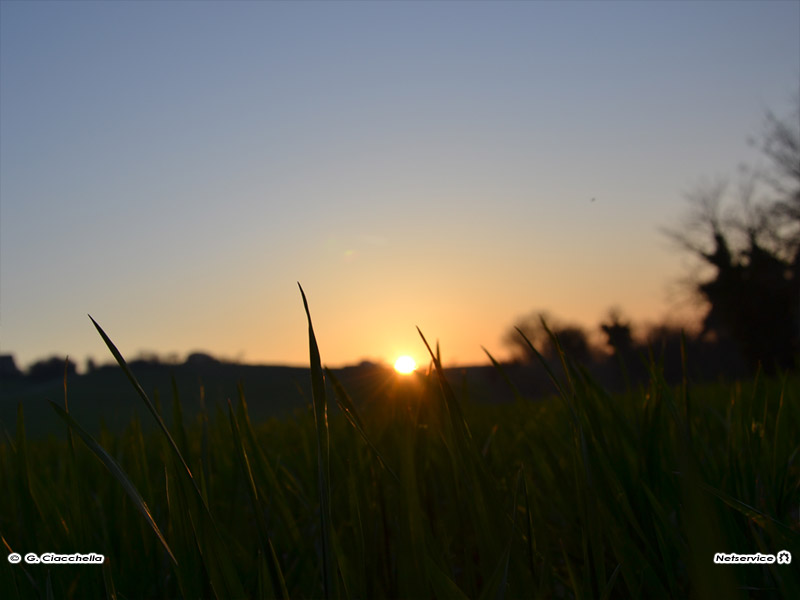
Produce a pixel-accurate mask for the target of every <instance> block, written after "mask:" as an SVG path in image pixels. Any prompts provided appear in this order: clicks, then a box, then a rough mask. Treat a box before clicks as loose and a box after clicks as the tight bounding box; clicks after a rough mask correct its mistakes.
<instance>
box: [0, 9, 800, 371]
mask: <svg viewBox="0 0 800 600" xmlns="http://www.w3.org/2000/svg"><path fill="white" fill-rule="evenodd" d="M799 83H800V3H799V2H752V3H750V2H707V3H704V2H681V3H674V2H673V3H654V2H643V3H632V2H623V3H607V2H598V3H580V2H569V3H544V2H530V3H521V2H510V3H481V2H470V3H456V2H439V3H423V2H413V3H364V2H357V3H341V2H325V3H314V2H303V3H256V2H239V3H213V2H202V3H200V2H164V3H99V2H85V3H82V2H36V3H23V2H2V3H0V351H2V352H3V353H8V352H11V353H14V354H15V355H16V357H17V360H18V362H19V363H21V364H23V365H25V364H28V363H29V362H30V361H32V360H34V359H36V358H40V357H42V356H45V355H49V354H51V353H54V352H55V353H59V354H62V355H64V354H69V355H70V356H71V357H73V358H74V359H75V360H77V361H79V362H82V361H83V360H84V359H85V358H86V357H87V356H94V357H95V358H98V359H100V360H106V358H107V353H106V351H105V349H104V347H103V345H102V341H101V340H100V339H99V337H98V336H97V335H96V333H95V332H94V331H93V328H92V326H91V323H90V322H89V320H88V318H87V317H86V314H87V313H90V314H91V315H92V316H93V317H94V318H95V319H96V320H98V322H100V323H101V325H103V327H104V328H105V329H106V331H107V332H108V333H109V335H111V337H112V339H114V340H115V341H116V342H117V344H118V346H119V347H120V349H121V350H122V351H123V353H125V354H128V355H130V356H132V355H135V354H136V353H137V352H139V351H141V350H151V351H156V352H159V353H163V354H166V353H170V352H177V353H179V354H185V353H187V352H190V351H193V350H199V349H200V350H206V351H210V352H212V353H214V354H218V355H222V356H224V357H229V358H240V359H243V360H245V361H248V362H268V363H288V364H304V363H305V362H306V361H307V352H308V351H307V347H306V342H307V340H306V337H305V336H306V332H305V324H304V313H303V310H302V303H301V301H300V296H299V292H298V290H297V285H296V282H297V281H300V282H301V283H302V284H303V286H304V288H305V290H306V293H307V295H308V298H309V302H310V306H311V310H312V316H313V318H314V321H315V328H316V329H317V334H318V337H319V343H320V349H321V351H322V357H323V361H324V362H327V363H328V364H331V365H338V364H344V363H350V362H354V361H358V360H361V359H379V360H393V358H394V357H395V356H396V355H397V354H399V353H410V354H412V355H414V356H416V357H417V358H418V359H421V358H423V357H424V354H423V352H422V350H423V348H422V345H421V342H420V341H419V340H418V336H417V333H416V330H415V326H416V325H419V326H420V327H421V328H422V330H423V331H424V332H425V333H426V335H427V336H428V337H429V338H434V339H435V338H439V340H440V341H441V344H442V349H443V353H444V358H445V360H448V359H449V361H450V362H455V363H459V364H466V363H479V362H480V363H482V362H485V357H484V355H483V353H482V351H481V348H480V346H481V345H484V346H486V347H487V348H489V349H490V350H493V351H494V352H495V353H496V354H497V355H499V356H501V357H502V356H504V354H505V349H504V347H503V345H502V342H501V338H502V336H503V334H504V333H505V331H506V330H507V329H508V328H509V326H510V325H511V324H512V323H513V322H514V320H515V319H516V318H517V317H519V316H520V315H522V314H525V313H528V312H529V311H531V310H534V309H548V310H550V311H551V312H552V313H553V314H555V315H557V316H558V317H561V318H562V319H564V320H570V321H576V322H579V323H583V324H585V325H586V326H594V325H595V324H596V323H597V322H598V321H599V319H600V318H602V317H603V315H604V314H605V312H606V311H607V309H608V308H609V307H610V306H612V305H618V306H620V307H622V308H623V310H624V311H625V312H626V313H627V314H628V315H629V316H630V317H632V318H633V319H635V320H637V321H646V320H649V321H656V320H659V319H662V318H663V317H664V316H665V315H670V314H673V315H674V314H677V313H680V312H681V311H686V310H688V308H687V305H686V304H685V303H678V302H676V300H675V294H674V293H671V291H670V290H673V289H674V287H675V282H676V281H677V280H678V279H679V278H680V277H681V276H682V275H683V274H685V273H686V260H685V257H683V256H681V255H680V254H677V253H675V251H674V248H672V247H670V245H669V244H668V243H667V241H666V239H665V238H664V237H663V236H662V235H661V234H660V233H659V228H660V227H663V226H666V225H671V224H674V223H675V221H676V220H677V219H679V218H680V216H681V215H682V214H683V211H684V210H685V206H686V203H685V198H684V196H685V193H686V192H688V191H691V189H692V188H694V187H695V186H696V185H698V182H699V181H701V180H702V179H703V178H713V177H717V176H721V175H729V174H732V173H735V170H736V168H737V165H739V164H740V163H741V162H743V161H749V160H754V159H755V155H754V154H753V151H752V149H750V148H748V146H747V144H746V139H747V137H748V136H750V135H753V134H757V133H758V132H759V131H760V129H761V125H762V122H763V116H764V112H765V111H766V110H768V109H771V110H773V111H775V112H776V113H778V114H785V113H786V112H787V111H788V110H789V109H790V108H791V99H792V94H797V93H798V85H799ZM592 198H596V201H595V202H591V199H592Z"/></svg>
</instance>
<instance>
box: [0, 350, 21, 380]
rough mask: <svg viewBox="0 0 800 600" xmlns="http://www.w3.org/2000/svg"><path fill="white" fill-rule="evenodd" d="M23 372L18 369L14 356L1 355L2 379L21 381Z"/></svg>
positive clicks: (0, 372)
mask: <svg viewBox="0 0 800 600" xmlns="http://www.w3.org/2000/svg"><path fill="white" fill-rule="evenodd" d="M20 377H22V371H20V370H19V368H17V363H16V361H15V360H14V356H13V355H11V354H3V355H0V379H19V378H20Z"/></svg>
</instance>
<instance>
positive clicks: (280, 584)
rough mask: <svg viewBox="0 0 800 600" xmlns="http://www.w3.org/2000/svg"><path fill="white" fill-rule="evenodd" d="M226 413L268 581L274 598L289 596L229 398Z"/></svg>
mask: <svg viewBox="0 0 800 600" xmlns="http://www.w3.org/2000/svg"><path fill="white" fill-rule="evenodd" d="M228 415H229V416H230V421H231V431H232V433H233V444H234V446H235V450H236V457H237V459H238V462H239V466H240V468H241V470H242V474H243V475H244V478H245V484H246V487H247V493H248V495H249V496H250V503H251V504H252V505H253V515H254V517H255V521H256V530H257V532H258V538H259V543H260V546H261V555H262V556H265V557H268V559H267V566H268V567H269V575H270V581H271V582H272V591H273V593H274V594H275V597H276V598H287V599H288V598H289V591H288V590H287V589H286V582H285V581H284V579H283V572H282V570H281V566H280V563H279V562H278V557H277V555H276V554H275V548H274V547H273V545H272V540H271V539H270V535H269V531H268V529H267V523H266V521H265V520H264V513H263V511H262V509H261V503H260V502H259V500H258V491H257V490H256V484H255V481H254V480H253V472H252V470H251V469H250V461H249V460H248V458H247V451H246V450H245V447H244V442H243V440H242V434H241V432H240V430H239V424H238V423H237V422H236V418H235V417H234V415H233V406H232V405H231V402H230V400H229V401H228Z"/></svg>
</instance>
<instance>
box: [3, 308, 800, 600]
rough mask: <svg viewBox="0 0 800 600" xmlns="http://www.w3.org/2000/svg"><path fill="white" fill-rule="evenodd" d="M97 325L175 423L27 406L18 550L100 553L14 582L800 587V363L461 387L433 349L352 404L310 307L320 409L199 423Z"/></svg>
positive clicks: (57, 586)
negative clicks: (636, 378) (95, 421)
mask: <svg viewBox="0 0 800 600" xmlns="http://www.w3.org/2000/svg"><path fill="white" fill-rule="evenodd" d="M303 299H304V300H305V297H304V298H303ZM306 308H307V305H306ZM98 330H99V331H100V333H101V335H102V336H103V338H104V340H105V341H106V343H107V344H108V346H109V349H110V350H111V351H112V354H114V355H115V358H116V359H117V361H118V362H119V363H120V365H121V368H122V369H123V370H124V371H125V373H126V374H127V375H128V377H129V378H130V381H131V384H132V385H133V386H134V388H135V389H136V390H137V393H139V395H140V396H141V397H142V402H143V403H145V404H146V405H147V406H148V408H149V410H150V411H151V412H152V418H153V419H155V420H156V422H157V423H158V425H159V430H158V431H157V432H156V433H153V434H148V435H145V434H143V433H142V426H141V423H139V422H138V421H136V420H134V421H132V422H131V423H130V425H129V426H128V427H127V429H126V430H125V431H124V432H123V433H121V434H118V435H112V434H110V433H108V432H104V433H102V434H101V435H100V436H99V438H98V439H94V438H92V437H91V436H89V434H87V433H86V432H84V431H83V430H82V429H81V427H80V424H79V423H77V422H75V421H74V420H73V419H72V418H71V417H70V415H69V414H68V410H67V409H68V405H67V406H64V407H62V406H56V405H53V407H52V410H54V411H55V412H56V413H57V414H58V415H59V417H60V418H61V419H62V420H63V421H64V426H65V427H66V428H68V430H69V437H68V439H67V440H66V441H59V440H50V441H40V442H35V443H30V442H28V441H26V438H25V420H26V418H27V419H30V418H31V415H23V414H22V410H21V409H20V411H19V415H18V421H17V429H16V435H15V436H14V437H12V436H10V435H8V434H5V438H4V439H3V440H2V441H0V482H1V483H2V495H0V535H1V536H2V539H1V540H0V542H1V543H2V544H3V546H4V547H5V548H4V549H5V552H4V553H3V554H4V555H5V554H6V553H11V552H16V553H19V554H21V555H22V556H23V557H24V556H25V555H26V553H29V552H35V553H39V554H42V553H45V552H55V553H63V554H73V553H75V552H80V553H82V554H88V553H90V552H95V553H98V554H103V555H104V556H105V562H104V563H103V564H102V565H46V564H26V561H25V560H24V559H23V561H22V562H21V563H20V564H11V563H9V562H8V561H7V560H5V556H3V558H2V560H0V595H2V597H3V598H37V597H41V598H51V597H52V598H89V597H93V598H96V597H104V596H105V597H109V598H172V597H186V598H199V597H216V598H254V597H270V598H272V597H282V598H321V597H330V598H334V597H335V598H493V599H494V598H531V597H543V598H550V597H556V598H611V597H613V598H618V597H633V598H639V597H671V598H677V597H687V596H693V597H702V598H705V597H719V598H723V597H724V598H737V597H742V598H745V597H784V598H800V575H798V573H800V569H797V562H798V561H800V526H798V506H799V505H800V465H799V464H798V463H799V462H800V452H798V450H800V405H799V404H798V402H800V398H798V393H799V392H800V385H798V381H797V380H796V379H795V378H790V377H783V378H779V379H769V380H768V379H763V378H756V379H754V380H749V381H746V382H733V383H730V384H718V385H714V386H706V387H692V386H691V385H689V384H688V383H686V384H684V385H683V386H679V387H678V388H677V389H676V388H673V387H670V386H668V385H667V384H666V383H665V382H664V380H663V378H662V377H661V375H660V372H659V369H658V367H657V365H653V366H652V369H651V371H652V373H651V381H650V384H649V386H648V387H646V388H643V389H640V390H636V391H631V392H630V393H628V394H626V395H614V396H611V395H609V394H607V393H606V392H605V391H603V390H602V389H600V388H599V387H598V386H596V385H595V384H594V383H593V382H592V381H591V379H590V378H589V377H588V376H587V375H586V374H585V373H583V372H582V371H581V369H580V368H579V367H577V366H575V365H572V364H571V363H570V362H569V360H568V358H567V357H564V361H563V365H562V368H560V369H559V370H558V373H552V377H553V382H554V389H555V390H556V391H557V394H556V395H554V396H553V397H552V398H551V399H549V400H543V401H538V402H529V401H524V400H522V399H520V400H519V401H518V402H516V403H515V404H507V405H500V406H496V405H489V404H480V403H474V404H472V403H471V404H467V405H463V403H462V402H461V401H460V400H459V397H458V396H457V395H456V394H455V393H454V392H453V390H452V389H451V387H450V385H449V383H448V381H447V380H446V379H445V378H444V377H443V375H442V371H441V369H440V367H441V365H440V363H439V359H438V356H437V355H436V353H434V352H432V353H431V359H432V369H431V371H430V373H428V374H421V373H420V374H417V375H415V376H412V377H410V378H400V377H393V378H391V379H390V380H387V384H390V385H387V387H386V389H385V391H384V393H382V394H380V395H379V396H377V397H375V398H373V399H372V400H371V401H370V402H366V403H355V402H354V401H353V400H351V399H350V397H349V396H348V394H347V391H346V390H344V389H343V388H342V386H341V385H339V383H338V382H337V381H335V379H333V378H332V377H331V375H330V374H327V377H326V373H325V371H324V370H323V368H322V366H321V360H320V358H319V351H318V349H317V344H316V339H315V336H314V331H313V327H312V325H311V318H310V314H309V346H310V363H311V373H312V378H313V381H312V383H313V385H312V387H313V391H314V406H311V407H309V409H308V410H307V411H305V412H301V413H297V414H296V415H295V417H294V418H292V419H286V420H282V421H276V420H273V421H269V422H267V423H263V424H257V425H256V424H254V423H252V422H251V421H250V418H249V415H248V409H247V403H246V400H245V397H244V393H240V397H239V398H238V399H236V401H235V402H233V403H231V404H229V405H228V406H225V407H216V411H210V412H209V411H204V412H202V413H201V414H199V415H197V417H196V418H191V419H186V418H184V416H183V415H182V414H181V403H180V396H179V390H177V389H175V390H173V401H172V403H171V404H172V415H171V423H172V426H171V427H167V425H166V424H165V421H164V418H163V415H162V414H161V410H160V408H159V407H158V406H157V405H156V404H155V403H154V402H152V401H151V399H150V398H149V397H148V395H147V394H146V393H145V392H144V390H142V389H141V387H139V386H138V384H137V382H136V379H135V377H134V375H133V373H131V372H130V370H129V369H128V368H127V365H126V364H125V361H124V358H123V357H122V356H121V355H120V354H119V352H118V351H117V350H116V348H115V347H114V345H113V343H112V342H111V340H110V339H109V338H108V337H107V336H106V335H105V333H103V332H102V330H101V329H100V328H99V326H98ZM423 341H424V338H423ZM425 344H426V345H427V342H425ZM510 383H512V384H513V382H510ZM332 409H333V410H332ZM781 550H788V551H789V552H790V553H791V554H792V564H790V565H785V564H777V563H762V564H758V565H734V564H715V563H714V557H715V554H717V553H727V554H730V553H737V554H757V553H760V554H761V555H775V554H777V553H778V552H779V551H781Z"/></svg>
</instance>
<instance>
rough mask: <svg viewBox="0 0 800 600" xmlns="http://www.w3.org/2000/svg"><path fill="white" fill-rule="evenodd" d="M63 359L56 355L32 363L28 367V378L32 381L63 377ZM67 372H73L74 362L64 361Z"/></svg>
mask: <svg viewBox="0 0 800 600" xmlns="http://www.w3.org/2000/svg"><path fill="white" fill-rule="evenodd" d="M64 364H65V360H64V359H63V358H59V357H58V356H53V357H51V358H46V359H43V360H40V361H37V362H35V363H33V364H32V365H31V366H30V367H28V378H29V379H31V380H34V381H52V380H55V379H62V378H63V377H64ZM66 365H67V374H68V375H74V374H75V371H76V369H75V363H74V362H72V361H71V360H68V361H66Z"/></svg>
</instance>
